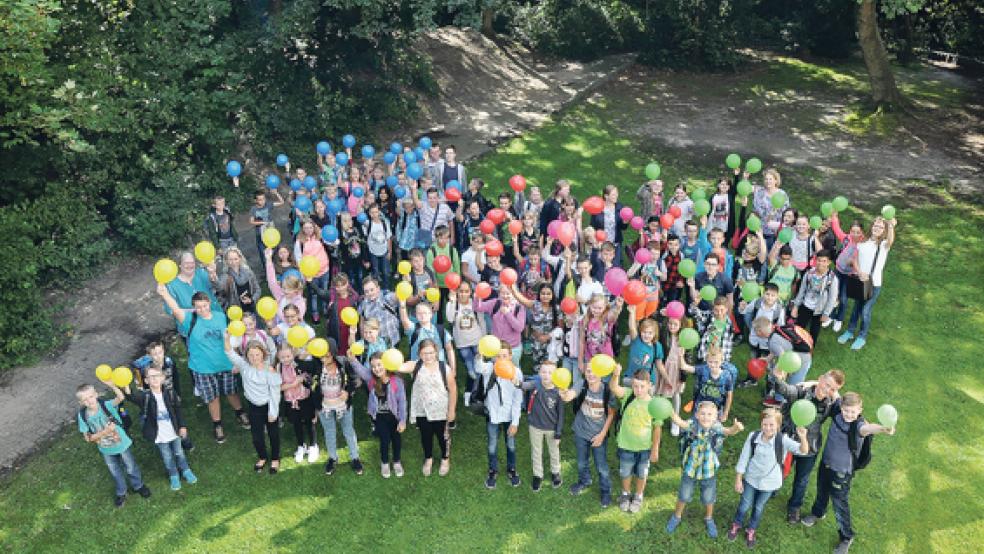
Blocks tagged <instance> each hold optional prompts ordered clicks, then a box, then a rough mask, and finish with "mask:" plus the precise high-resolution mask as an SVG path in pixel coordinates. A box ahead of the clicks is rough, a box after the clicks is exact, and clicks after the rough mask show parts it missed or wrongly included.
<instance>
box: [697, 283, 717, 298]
mask: <svg viewBox="0 0 984 554" xmlns="http://www.w3.org/2000/svg"><path fill="white" fill-rule="evenodd" d="M717 295H718V291H717V289H716V288H714V285H704V286H703V287H702V288H701V289H700V298H701V300H703V301H704V302H712V301H713V300H714V299H715V298H717Z"/></svg>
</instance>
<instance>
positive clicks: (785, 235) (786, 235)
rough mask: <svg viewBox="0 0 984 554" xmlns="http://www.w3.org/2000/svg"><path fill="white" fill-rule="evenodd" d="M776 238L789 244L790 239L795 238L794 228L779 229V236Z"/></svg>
mask: <svg viewBox="0 0 984 554" xmlns="http://www.w3.org/2000/svg"><path fill="white" fill-rule="evenodd" d="M776 238H777V239H779V242H781V243H783V244H789V241H791V240H793V230H792V229H790V228H789V227H786V228H785V229H783V230H782V231H779V236H778V237H776Z"/></svg>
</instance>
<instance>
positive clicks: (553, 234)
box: [547, 219, 560, 240]
mask: <svg viewBox="0 0 984 554" xmlns="http://www.w3.org/2000/svg"><path fill="white" fill-rule="evenodd" d="M559 225H560V220H559V219H555V220H553V221H551V222H550V223H548V224H547V236H549V237H550V238H552V239H554V240H557V227H558V226H559Z"/></svg>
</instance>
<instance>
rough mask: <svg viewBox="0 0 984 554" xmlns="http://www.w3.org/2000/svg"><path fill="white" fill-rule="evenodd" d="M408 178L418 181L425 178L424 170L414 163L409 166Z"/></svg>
mask: <svg viewBox="0 0 984 554" xmlns="http://www.w3.org/2000/svg"><path fill="white" fill-rule="evenodd" d="M407 176H408V177H410V178H411V179H413V180H415V181H416V180H417V179H420V178H421V177H423V176H424V168H422V167H420V164H418V163H416V162H414V163H412V164H410V165H408V166H407Z"/></svg>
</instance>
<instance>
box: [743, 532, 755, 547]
mask: <svg viewBox="0 0 984 554" xmlns="http://www.w3.org/2000/svg"><path fill="white" fill-rule="evenodd" d="M756 542H757V541H756V540H755V529H749V530H747V531H745V546H747V547H748V548H755V543H756Z"/></svg>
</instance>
